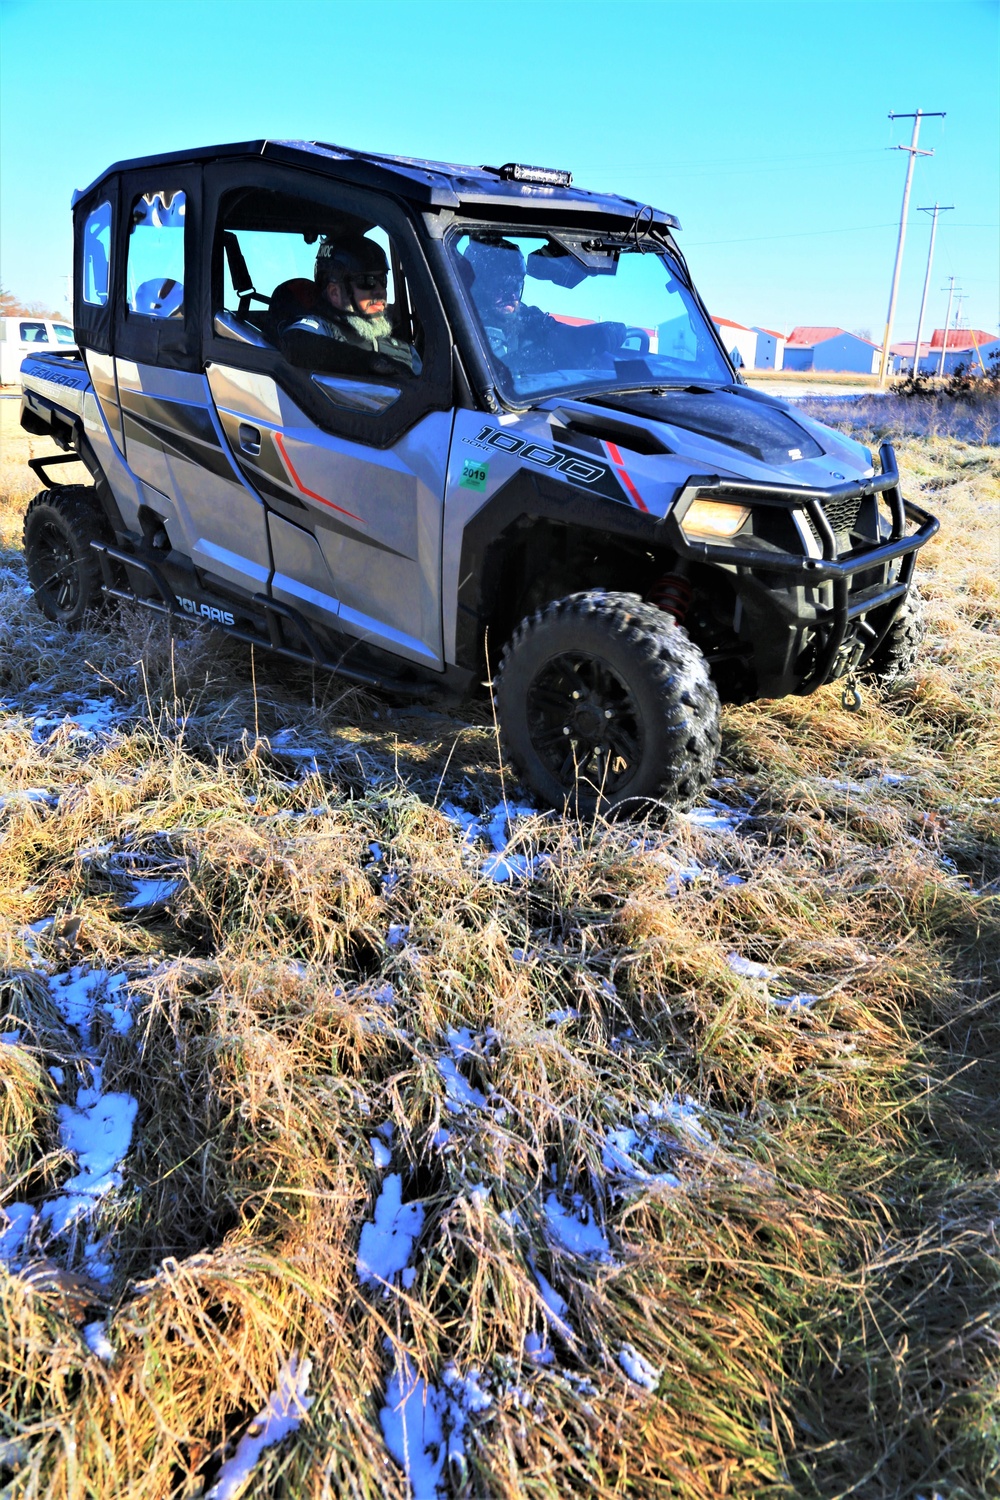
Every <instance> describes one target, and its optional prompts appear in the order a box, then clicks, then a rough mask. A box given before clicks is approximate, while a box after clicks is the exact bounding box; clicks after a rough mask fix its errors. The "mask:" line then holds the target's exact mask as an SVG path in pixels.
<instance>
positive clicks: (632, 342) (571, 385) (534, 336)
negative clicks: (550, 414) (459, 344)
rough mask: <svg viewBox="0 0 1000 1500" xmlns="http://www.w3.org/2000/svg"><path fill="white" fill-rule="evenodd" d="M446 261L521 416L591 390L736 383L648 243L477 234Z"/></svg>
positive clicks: (698, 315)
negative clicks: (527, 405)
mask: <svg viewBox="0 0 1000 1500" xmlns="http://www.w3.org/2000/svg"><path fill="white" fill-rule="evenodd" d="M640 246H641V248H640ZM450 250H451V254H452V256H453V257H454V260H455V264H456V266H457V269H458V273H459V279H460V281H461V283H462V286H463V287H464V289H465V293H466V297H467V299H468V301H469V303H470V304H471V306H472V309H473V311H474V313H475V318H476V322H477V323H478V324H479V326H480V328H481V329H482V333H483V337H484V340H485V342H486V345H487V347H488V349H489V351H490V355H491V362H492V365H493V368H494V372H495V374H496V379H497V384H498V386H499V388H500V390H501V392H502V394H503V395H504V396H505V397H506V398H507V399H508V400H510V401H511V402H512V403H514V404H517V403H524V402H527V401H534V400H538V399H539V398H540V397H542V396H548V395H556V394H560V393H563V392H566V391H569V390H573V391H576V392H579V393H580V394H586V392H587V388H588V387H591V388H593V389H595V390H613V389H615V388H618V389H629V388H634V387H636V386H657V385H688V384H691V383H702V382H708V383H710V384H714V385H728V384H729V383H730V382H731V381H732V379H733V373H732V371H731V370H730V368H729V366H728V365H727V364H726V361H725V359H724V358H723V355H722V353H721V352H720V350H719V346H718V344H717V343H716V341H715V339H714V337H713V335H712V332H711V330H710V328H709V326H708V324H707V323H706V321H705V318H704V315H703V314H702V312H701V310H700V309H699V307H698V305H697V303H696V302H695V299H694V297H693V295H692V293H691V292H690V291H689V290H688V288H687V287H686V286H685V285H684V283H683V282H682V280H681V278H680V275H679V272H678V268H677V267H676V266H675V265H674V263H673V262H672V261H671V259H670V257H669V256H668V255H667V254H666V253H665V252H663V251H661V250H660V249H659V248H658V247H654V245H653V244H652V242H651V241H650V240H649V239H643V240H640V241H639V243H638V244H636V243H627V244H624V243H622V242H621V240H620V239H617V238H616V239H614V240H612V239H611V238H610V237H609V236H608V235H607V234H606V233H605V234H604V235H603V236H601V235H596V236H595V234H594V232H593V231H585V232H581V231H580V230H573V231H566V232H565V233H564V232H562V231H552V232H551V233H548V234H546V233H542V232H540V231H535V232H534V233H530V234H522V233H520V232H519V231H516V230H512V231H497V230H487V229H471V230H466V231H464V232H460V233H458V234H455V235H453V236H452V237H451V239H450Z"/></svg>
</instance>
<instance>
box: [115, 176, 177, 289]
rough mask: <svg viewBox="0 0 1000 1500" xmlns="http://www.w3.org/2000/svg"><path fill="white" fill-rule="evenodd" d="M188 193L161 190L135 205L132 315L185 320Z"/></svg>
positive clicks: (129, 271) (129, 270) (129, 272)
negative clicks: (186, 194)
mask: <svg viewBox="0 0 1000 1500" xmlns="http://www.w3.org/2000/svg"><path fill="white" fill-rule="evenodd" d="M186 207H187V199H186V196H185V194H184V193H183V192H180V191H170V190H168V189H165V188H163V189H160V190H158V191H155V192H148V193H144V194H143V195H142V197H141V198H136V199H135V201H134V202H133V204H132V216H131V223H130V225H129V242H128V260H127V265H126V294H127V299H128V300H127V306H128V312H129V315H130V316H136V315H138V316H140V317H144V318H178V319H179V318H183V316H184V215H185V210H186Z"/></svg>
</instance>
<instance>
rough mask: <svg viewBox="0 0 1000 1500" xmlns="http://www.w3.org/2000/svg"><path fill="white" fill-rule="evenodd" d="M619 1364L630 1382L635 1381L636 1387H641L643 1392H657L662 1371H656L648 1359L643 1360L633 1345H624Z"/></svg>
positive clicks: (619, 1356) (619, 1355)
mask: <svg viewBox="0 0 1000 1500" xmlns="http://www.w3.org/2000/svg"><path fill="white" fill-rule="evenodd" d="M618 1363H619V1364H620V1365H621V1367H622V1369H623V1370H624V1371H625V1374H626V1375H627V1376H628V1378H629V1380H633V1381H635V1384H636V1385H641V1386H642V1388H643V1390H646V1391H655V1390H656V1387H657V1386H658V1385H659V1383H660V1371H659V1370H657V1369H655V1368H654V1366H653V1365H651V1364H650V1363H649V1361H648V1360H647V1359H643V1357H642V1355H641V1354H640V1353H639V1351H638V1350H637V1349H635V1348H633V1346H632V1345H631V1344H622V1347H621V1350H620V1351H619V1354H618Z"/></svg>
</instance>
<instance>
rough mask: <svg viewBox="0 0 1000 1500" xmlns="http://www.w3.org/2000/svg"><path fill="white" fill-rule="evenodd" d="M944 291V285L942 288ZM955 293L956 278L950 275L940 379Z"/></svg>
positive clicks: (941, 372)
mask: <svg viewBox="0 0 1000 1500" xmlns="http://www.w3.org/2000/svg"><path fill="white" fill-rule="evenodd" d="M941 290H942V291H944V287H942V288H941ZM954 295H955V278H954V276H949V277H948V311H947V312H946V313H945V315H944V337H943V338H942V340H941V358H940V359H939V360H938V379H940V378H941V376H942V375H943V374H944V357H945V355H946V354H947V352H948V324H949V323H950V322H951V299H952V298H953V297H954Z"/></svg>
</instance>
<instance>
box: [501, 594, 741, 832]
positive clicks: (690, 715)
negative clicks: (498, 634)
mask: <svg viewBox="0 0 1000 1500" xmlns="http://www.w3.org/2000/svg"><path fill="white" fill-rule="evenodd" d="M497 710H498V715H499V719H500V729H501V733H502V736H503V740H504V743H505V745H506V748H507V751H508V753H509V756H510V759H511V760H512V762H513V763H514V765H515V766H516V767H517V769H518V771H519V772H520V774H521V776H522V777H523V779H524V780H525V782H526V783H527V784H528V785H529V786H530V787H531V788H532V789H533V790H534V791H535V792H536V793H537V794H538V795H539V796H540V797H542V798H543V799H544V800H545V801H546V802H549V803H551V804H552V805H553V806H555V807H562V806H563V805H565V804H566V803H567V802H569V803H570V804H571V805H572V806H573V807H574V809H576V810H577V811H579V812H581V813H585V814H587V813H591V812H594V811H597V810H605V809H608V808H611V807H615V806H617V805H620V804H622V803H624V802H628V801H633V800H634V801H636V802H644V801H654V800H655V801H666V802H669V803H671V804H673V805H675V806H677V807H680V808H684V807H690V806H691V804H692V803H693V802H695V801H696V800H697V798H698V797H699V796H700V795H701V793H702V792H703V791H704V789H705V787H706V786H707V785H708V783H709V781H710V779H711V775H712V768H713V765H714V763H715V757H716V755H717V754H718V750H719V743H720V735H719V697H718V694H717V692H716V690H715V687H714V685H713V683H712V681H711V678H710V677H709V675H708V668H707V666H706V665H705V659H704V657H703V656H702V654H701V652H700V651H699V650H698V649H697V647H696V646H694V645H693V644H692V642H691V641H690V640H689V639H688V637H687V635H686V634H685V632H684V631H683V630H682V629H681V628H680V627H679V626H678V625H675V624H674V622H673V621H672V620H671V619H670V618H669V617H668V616H667V615H665V614H664V613H663V611H662V610H659V609H657V608H656V607H655V606H653V605H650V604H645V603H643V601H642V600H641V599H640V598H639V597H638V595H636V594H606V593H603V592H601V591H599V590H595V591H593V592H589V593H584V594H571V595H569V597H568V598H566V599H559V600H557V601H555V602H554V603H552V604H549V605H546V606H545V608H544V609H541V610H539V611H538V612H537V613H536V614H534V615H532V616H530V617H529V618H528V619H526V620H524V621H522V623H521V624H520V625H519V626H518V628H517V630H516V631H515V633H514V635H513V637H512V638H511V640H510V642H509V644H508V645H507V647H506V649H505V651H504V653H503V657H502V659H501V662H500V669H499V672H498V674H497Z"/></svg>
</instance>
